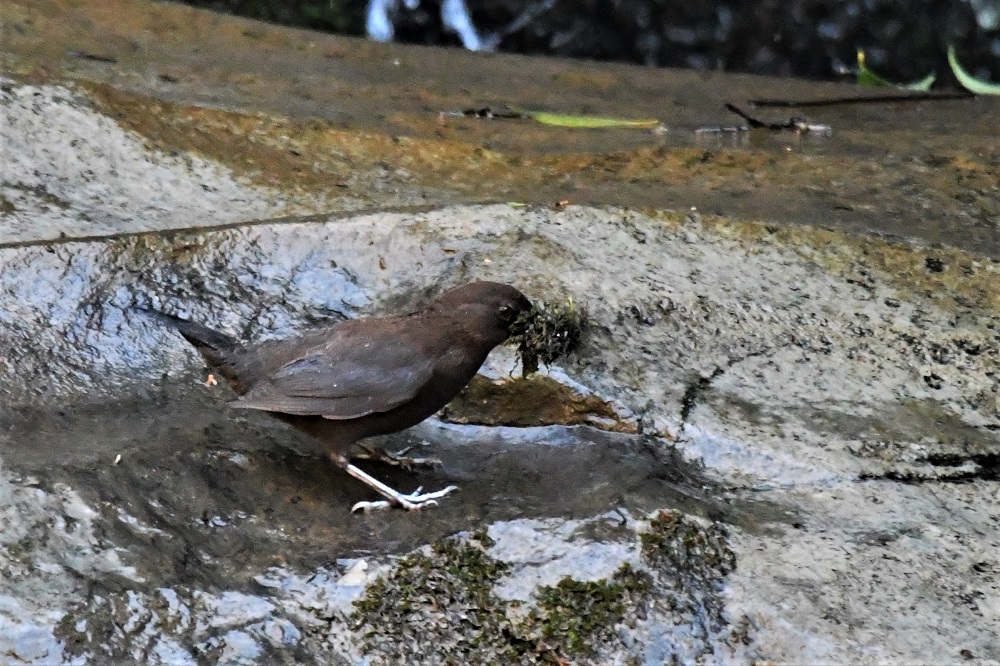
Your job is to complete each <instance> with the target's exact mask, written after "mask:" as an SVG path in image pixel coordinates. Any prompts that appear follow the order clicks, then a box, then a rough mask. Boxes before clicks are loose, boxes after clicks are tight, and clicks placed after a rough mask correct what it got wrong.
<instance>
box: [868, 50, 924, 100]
mask: <svg viewBox="0 0 1000 666" xmlns="http://www.w3.org/2000/svg"><path fill="white" fill-rule="evenodd" d="M936 79H937V76H935V74H934V73H933V72H931V73H930V74H928V75H927V76H925V77H924V78H922V79H920V80H919V81H914V82H912V83H893V82H892V81H888V80H886V79H883V78H882V77H881V76H879V75H878V74H876V73H875V72H873V71H872V70H870V69H868V66H867V65H865V52H864V51H862V50H861V49H858V83H859V84H860V85H863V86H892V87H894V88H902V89H904V90H921V91H925V90H930V89H931V86H932V85H934V81H935V80H936Z"/></svg>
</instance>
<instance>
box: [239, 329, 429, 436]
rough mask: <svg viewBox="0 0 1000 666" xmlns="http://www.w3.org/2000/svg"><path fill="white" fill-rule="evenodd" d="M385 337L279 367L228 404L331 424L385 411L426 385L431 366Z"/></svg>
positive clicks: (344, 343) (339, 343)
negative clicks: (321, 419) (310, 418)
mask: <svg viewBox="0 0 1000 666" xmlns="http://www.w3.org/2000/svg"><path fill="white" fill-rule="evenodd" d="M379 337H383V336H379ZM384 337H388V338H389V339H371V338H369V339H367V340H363V341H362V340H359V339H358V338H356V337H354V336H351V338H353V339H351V338H348V339H342V340H338V339H334V340H332V341H330V342H328V343H327V344H324V345H323V346H320V347H316V348H314V349H312V350H311V351H309V352H307V353H305V354H303V355H302V356H300V357H299V358H296V359H295V360H293V361H290V362H289V363H286V364H285V365H283V366H281V367H280V368H278V370H276V371H275V372H273V373H272V374H271V375H270V376H268V377H265V378H263V379H262V380H260V381H259V382H257V383H256V384H255V385H254V386H253V388H252V389H251V390H250V391H249V392H248V393H247V394H246V395H244V396H243V397H241V398H239V399H238V400H235V401H233V402H232V403H231V404H232V406H233V407H239V408H242V409H259V410H263V411H268V412H282V413H285V414H296V415H301V416H306V415H312V416H322V417H324V418H328V419H335V420H337V419H353V418H358V417H361V416H365V415H367V414H372V413H375V412H385V411H389V410H390V409H392V408H393V407H397V406H398V405H400V404H402V403H404V402H406V401H407V400H411V399H412V398H413V397H414V396H416V394H417V392H418V391H419V390H420V389H421V388H423V387H424V385H426V384H427V382H428V381H430V379H431V376H432V374H433V371H434V360H433V358H431V357H429V356H427V355H426V354H422V353H420V352H419V351H418V350H415V349H413V348H411V347H409V346H408V345H406V344H404V343H403V342H402V341H401V340H400V339H399V338H398V337H396V336H391V337H389V336H384Z"/></svg>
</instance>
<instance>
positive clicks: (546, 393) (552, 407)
mask: <svg viewBox="0 0 1000 666" xmlns="http://www.w3.org/2000/svg"><path fill="white" fill-rule="evenodd" d="M442 418H443V419H444V420H445V421H450V422H452V423H462V424H475V425H488V426H513V427H522V428H523V427H531V426H545V425H590V426H593V427H596V428H600V429H602V430H610V431H612V432H624V433H632V434H635V433H637V432H638V425H637V424H636V422H635V421H634V420H630V419H627V418H624V417H622V416H621V415H620V414H618V412H616V411H615V410H614V408H612V406H611V405H609V404H608V403H607V402H605V401H604V400H602V399H601V398H599V397H598V396H596V395H582V394H580V393H577V392H576V391H575V390H573V389H572V388H571V387H569V386H566V385H565V384H562V383H560V382H557V381H556V380H554V379H551V378H550V377H546V376H544V375H533V376H531V377H528V378H526V379H510V380H507V379H501V380H491V379H488V378H486V377H483V376H482V375H477V376H476V377H475V378H474V379H473V380H472V381H471V382H470V383H469V385H468V386H466V387H465V389H463V390H462V392H461V393H459V394H458V396H456V397H455V399H454V400H452V401H451V403H449V404H448V406H447V407H446V408H445V410H444V412H443V413H442Z"/></svg>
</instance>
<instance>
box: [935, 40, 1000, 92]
mask: <svg viewBox="0 0 1000 666" xmlns="http://www.w3.org/2000/svg"><path fill="white" fill-rule="evenodd" d="M948 64H949V65H951V71H953V72H954V73H955V78H956V79H958V82H959V83H961V84H962V87H963V88H965V89H966V90H968V91H969V92H972V93H975V94H977V95H1000V83H990V82H989V81H983V80H982V79H977V78H976V77H974V76H972V74H969V73H968V72H967V71H965V70H964V69H962V66H961V65H959V64H958V58H957V57H955V47H954V46H953V45H951V44H949V45H948Z"/></svg>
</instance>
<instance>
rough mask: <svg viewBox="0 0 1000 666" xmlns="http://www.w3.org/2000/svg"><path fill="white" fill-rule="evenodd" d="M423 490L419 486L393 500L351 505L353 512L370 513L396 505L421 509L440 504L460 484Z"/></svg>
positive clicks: (398, 494) (397, 494) (414, 509)
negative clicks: (434, 490)
mask: <svg viewBox="0 0 1000 666" xmlns="http://www.w3.org/2000/svg"><path fill="white" fill-rule="evenodd" d="M421 490H423V486H421V487H420V488H417V489H416V490H414V491H413V492H412V493H410V494H409V495H404V494H403V493H396V494H395V495H394V496H393V498H392V499H391V500H377V501H374V502H358V503H357V504H355V505H354V506H352V507H351V513H355V512H357V511H364V512H365V513H368V512H369V511H378V510H382V509H389V508H392V507H394V506H398V507H399V508H401V509H406V510H407V511H419V510H421V509H426V508H430V507H432V506H437V505H438V499H439V498H441V497H444V496H445V495H447V494H449V493H451V492H454V491H456V490H458V486H448V487H447V488H444V489H442V490H438V491H436V492H433V493H425V494H423V495H421V494H420V491H421Z"/></svg>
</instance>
